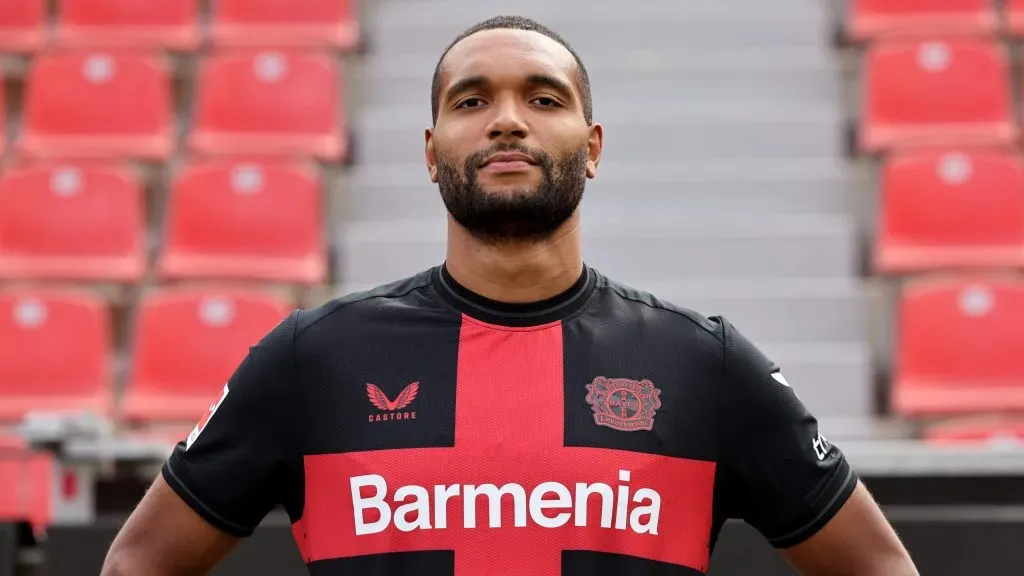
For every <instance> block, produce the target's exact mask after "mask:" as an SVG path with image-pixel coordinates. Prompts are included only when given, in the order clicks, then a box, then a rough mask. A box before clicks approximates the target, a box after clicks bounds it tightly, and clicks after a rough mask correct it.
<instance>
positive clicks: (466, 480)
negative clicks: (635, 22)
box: [103, 17, 916, 576]
mask: <svg viewBox="0 0 1024 576" xmlns="http://www.w3.org/2000/svg"><path fill="white" fill-rule="evenodd" d="M432 106H433V112H434V126H433V128H432V129H428V130H427V131H426V163H427V168H428V170H429V174H430V178H431V180H432V181H433V182H436V183H437V184H438V185H439V188H440V190H441V195H442V197H443V199H444V202H445V205H446V206H447V208H448V211H449V213H450V217H449V227H448V249H447V258H446V261H445V263H444V264H443V265H442V266H439V267H437V268H435V269H431V270H428V271H425V272H423V273H421V274H418V275H416V276H414V277H412V278H408V279H405V280H401V281H398V282H395V283H393V284H389V285H386V286H383V287H380V288H377V289H375V290H373V291H370V292H367V293H361V294H355V295H351V296H348V297H346V298H342V299H339V300H335V301H333V302H331V303H329V304H327V305H325V306H323V307H321V308H319V309H316V310H312V311H301V312H296V313H293V314H291V315H290V316H289V317H288V318H287V319H285V320H284V321H283V322H282V323H281V324H280V325H279V326H278V327H276V328H275V329H274V330H273V331H271V332H270V334H268V335H267V336H266V337H265V338H264V339H263V340H262V341H261V342H260V343H259V344H258V345H256V346H255V347H253V348H252V350H251V351H250V353H249V355H248V357H247V358H246V359H245V360H244V361H243V362H242V364H241V366H240V367H239V368H238V369H237V371H236V372H235V374H234V375H233V376H232V378H231V379H230V381H229V382H228V384H227V386H226V387H225V388H224V391H223V393H222V395H221V396H220V399H219V400H218V401H217V402H216V403H215V404H214V405H213V407H212V408H211V409H210V414H208V415H207V416H205V417H204V418H203V419H202V421H201V424H200V425H198V426H197V427H196V429H195V430H194V431H193V433H192V434H191V435H190V436H189V437H188V439H187V440H186V441H184V442H182V443H181V444H179V445H178V446H177V448H176V449H175V451H174V454H173V455H172V456H171V457H170V459H169V460H168V462H167V463H166V465H165V466H164V469H163V473H162V475H161V476H160V477H159V478H157V480H156V482H155V484H154V485H153V487H152V488H151V489H150V490H149V492H148V493H147V495H146V496H145V498H144V499H143V500H142V502H141V503H140V504H139V506H138V508H137V509H136V510H135V512H134V513H133V514H132V516H131V517H130V518H129V520H128V522H127V523H126V524H125V526H124V528H123V529H122V530H121V533H120V534H119V535H118V537H117V539H116V540H115V541H114V543H113V545H112V547H111V550H110V552H109V555H108V557H107V562H106V566H105V568H104V571H103V574H104V576H121V575H129V574H130V575H132V576H135V575H137V574H147V575H149V576H174V575H195V574H206V573H207V572H208V571H209V570H211V569H212V568H213V567H214V566H215V565H217V564H218V563H219V562H220V561H221V559H223V558H224V557H225V556H226V555H227V554H228V553H229V551H231V550H232V548H233V547H234V546H235V544H236V542H237V541H238V539H239V538H243V537H245V536H247V535H249V534H250V533H251V532H252V531H253V529H254V528H255V527H256V526H257V525H258V524H259V523H260V521H261V520H262V519H263V517H264V516H265V515H266V514H267V513H268V512H270V511H271V510H272V509H274V508H275V507H277V506H283V508H284V509H285V510H286V511H287V512H288V514H289V516H290V517H291V520H292V522H293V525H294V536H295V540H296V542H297V545H298V548H299V550H300V551H301V553H302V556H303V558H304V559H305V561H306V562H307V564H308V566H309V571H310V573H311V574H314V575H318V576H334V575H339V576H340V575H347V574H382V575H419V574H422V575H428V574H429V575H431V576H437V575H443V574H454V575H456V576H472V575H479V574H491V575H511V574H517V575H520V574H523V575H525V574H529V575H537V576H550V575H554V574H574V575H575V574H599V575H627V574H628V575H644V574H678V575H687V574H702V573H705V572H706V571H707V565H708V560H709V556H710V554H711V550H712V548H713V546H714V543H715V540H716V538H717V535H718V532H719V530H720V528H721V526H722V524H723V522H724V521H725V520H726V519H727V518H741V519H743V520H745V521H747V522H748V523H750V524H751V525H753V526H754V527H755V528H757V529H758V530H760V531H761V532H762V533H763V534H764V535H765V537H766V538H767V539H768V540H769V541H770V542H771V543H772V544H774V545H775V546H776V547H778V548H779V549H780V550H781V551H782V554H783V555H784V556H785V558H786V559H787V560H789V562H791V563H792V564H793V566H795V567H796V568H797V569H798V570H799V571H800V572H801V573H803V574H805V575H814V576H816V575H830V576H836V575H848V576H883V575H884V576H911V575H914V574H916V570H915V568H914V566H913V563H912V562H911V560H910V558H909V557H908V555H907V553H906V551H905V550H904V548H903V547H902V545H901V544H900V542H899V540H898V539H897V537H896V535H895V534H894V532H893V530H892V529H891V528H890V527H889V525H888V524H887V522H886V520H885V519H884V518H883V516H882V514H881V513H880V511H879V509H878V507H877V506H876V505H875V503H874V502H873V501H872V499H871V497H870V496H869V494H868V492H867V491H866V490H865V488H864V487H863V486H862V485H861V484H860V483H859V481H858V480H857V477H856V476H855V474H854V473H853V471H852V470H851V468H850V466H849V464H847V462H846V460H845V459H844V457H843V455H842V453H841V452H840V451H839V450H838V449H837V448H836V447H835V446H831V445H830V444H829V443H828V442H827V440H825V439H824V437H823V436H821V435H820V434H819V432H818V430H817V423H816V420H815V419H814V418H813V417H812V416H811V415H810V414H809V413H808V412H807V410H806V409H805V408H804V407H803V406H802V405H801V403H800V401H799V399H798V398H797V396H796V395H795V394H794V392H793V391H792V390H791V389H790V388H789V386H788V384H787V383H786V380H785V378H784V377H783V376H782V373H781V372H780V371H779V369H778V368H777V367H775V366H774V365H773V364H772V363H771V362H770V361H769V360H768V359H766V358H765V357H764V356H763V355H762V354H761V353H760V352H759V351H758V350H757V349H756V348H755V347H754V345H753V344H751V343H750V342H749V341H748V340H747V339H745V338H744V337H743V336H742V335H741V334H740V333H739V332H738V331H737V330H736V329H735V328H734V327H733V326H731V325H730V324H729V322H728V321H726V320H724V319H722V318H715V317H713V318H710V319H706V318H703V317H701V316H699V315H697V314H696V313H693V312H690V311H687V310H684V309H681V308H677V307H675V306H673V305H671V304H668V303H665V302H661V301H659V300H658V299H656V298H654V297H653V296H651V295H648V294H644V293H642V292H638V291H636V290H632V289H630V288H627V287H625V286H621V285H619V284H616V283H615V282H613V281H612V280H609V279H608V278H606V277H604V276H602V275H601V274H600V273H599V272H597V271H596V270H593V269H591V268H589V267H587V266H585V265H584V262H583V258H582V255H581V251H580V227H579V212H578V210H577V208H578V205H579V203H580V200H581V198H582V195H583V189H584V184H585V180H586V179H587V178H593V177H594V176H595V174H596V172H597V168H598V164H599V162H600V159H601V150H602V140H603V132H602V128H601V126H600V124H596V123H594V122H593V120H592V117H591V114H592V112H591V98H590V85H589V80H588V77H587V73H586V70H585V68H584V67H583V64H582V62H581V61H580V60H579V58H578V57H577V56H576V55H575V53H574V52H572V50H571V49H570V48H569V47H568V46H567V45H566V43H565V42H564V41H562V39H560V38H559V37H558V36H557V35H556V34H554V33H553V32H551V31H550V30H547V29H546V28H544V27H542V26H540V25H539V24H537V23H535V22H533V21H530V20H526V19H522V18H512V17H499V18H495V19H492V20H488V21H486V22H483V23H481V24H479V25H477V26H475V27H473V28H471V29H470V30H468V31H467V32H466V33H464V34H463V35H461V36H460V37H459V38H458V39H457V40H456V41H455V42H454V43H453V44H452V45H451V46H450V48H449V50H448V51H447V52H446V53H445V54H444V55H443V56H442V57H441V60H440V62H439V63H438V67H437V70H436V72H435V79H434V84H433V98H432ZM667 264H668V265H672V264H671V263H667ZM677 265H679V266H685V263H678V264H677Z"/></svg>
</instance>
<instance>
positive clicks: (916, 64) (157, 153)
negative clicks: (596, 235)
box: [0, 38, 1021, 161]
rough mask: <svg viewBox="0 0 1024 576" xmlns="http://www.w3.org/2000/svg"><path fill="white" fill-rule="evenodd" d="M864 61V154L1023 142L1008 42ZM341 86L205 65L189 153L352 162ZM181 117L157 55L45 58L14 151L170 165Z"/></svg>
mask: <svg viewBox="0 0 1024 576" xmlns="http://www.w3.org/2000/svg"><path fill="white" fill-rule="evenodd" d="M865 58H866V59H865V63H864V83H863V93H864V97H863V100H864V101H863V106H862V113H861V117H860V120H859V126H858V140H857V141H858V148H859V151H860V152H863V153H867V154H878V153H884V152H889V151H892V150H896V149H902V148H907V147H919V146H960V145H976V146H1000V147H1014V146H1017V145H1018V144H1019V143H1020V139H1021V130H1020V127H1019V126H1018V123H1017V122H1016V120H1015V117H1014V113H1013V102H1012V99H1011V80H1010V77H1011V74H1010V64H1009V57H1008V55H1007V51H1006V48H1005V47H1004V46H1002V45H1001V44H998V43H996V42H993V41H986V40H980V39H964V38H960V39H953V38H946V39H938V40H928V41H915V42H894V43H883V44H878V45H875V46H873V47H872V48H870V49H869V50H868V53H867V55H866V57H865ZM342 81H343V76H342V70H341V68H340V64H339V63H338V62H337V61H336V59H334V58H333V57H331V56H330V55H328V54H325V53H320V52H308V51H297V52H296V51H268V50H257V51H245V52H243V53H221V54H217V55H213V56H210V57H207V58H204V59H202V61H201V63H200V65H199V74H198V81H197V86H196V91H197V93H196V97H195V101H196V102H195V113H194V118H193V121H192V126H191V127H190V129H189V130H188V136H187V138H186V140H187V147H188V149H189V151H191V152H193V153H197V154H234V155H238V154H251V155H273V156H305V157H314V158H318V159H320V160H324V161H340V160H344V159H346V158H347V156H348V148H349V146H348V136H347V133H346V132H347V125H348V122H347V118H346V114H345V105H344V101H343V97H342V91H341V84H342ZM175 113H176V110H175V105H174V103H173V97H172V82H171V74H170V71H169V70H168V67H167V66H166V65H165V63H164V62H163V60H162V59H160V58H159V57H157V56H152V55H144V54H137V53H136V54H131V53H124V52H96V51H70V52H62V53H51V54H45V55H40V56H39V57H38V58H36V59H35V60H34V62H33V65H32V67H31V70H30V72H29V75H28V81H27V88H26V97H25V103H24V109H23V113H22V130H21V132H20V134H19V136H18V140H17V144H16V148H17V151H18V152H19V153H20V154H21V155H23V156H26V157H32V158H48V157H49V158H53V157H60V158H67V157H88V158H114V157H128V158H139V159H148V160H156V161H160V160H165V159H167V158H168V157H169V156H171V155H172V154H174V152H175V147H176V141H177V138H176V135H177V126H176V114H175ZM0 122H2V119H0Z"/></svg>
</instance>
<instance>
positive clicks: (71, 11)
mask: <svg viewBox="0 0 1024 576" xmlns="http://www.w3.org/2000/svg"><path fill="white" fill-rule="evenodd" d="M57 6H58V8H57V9H58V15H57V29H56V40H57V43H58V45H60V46H62V47H72V48H82V47H87V48H146V49H169V50H182V51H185V50H194V49H196V48H198V47H199V41H200V36H199V25H198V21H199V2H198V0H160V1H159V2H140V1H139V0H61V1H60V2H59V3H58V5H57Z"/></svg>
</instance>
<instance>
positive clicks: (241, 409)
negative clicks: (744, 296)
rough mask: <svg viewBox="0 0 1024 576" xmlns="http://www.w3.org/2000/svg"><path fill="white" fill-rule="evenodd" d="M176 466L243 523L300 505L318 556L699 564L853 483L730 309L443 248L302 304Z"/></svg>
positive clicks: (303, 539) (828, 505)
mask: <svg viewBox="0 0 1024 576" xmlns="http://www.w3.org/2000/svg"><path fill="white" fill-rule="evenodd" d="M163 475H164V478H165V479H166V480H167V482H168V483H169V484H170V485H171V486H172V488H173V489H174V490H175V491H176V492H177V493H178V494H179V495H181V497H182V498H183V499H184V500H185V501H186V502H188V503H189V504H190V505H191V506H192V507H193V508H194V509H195V510H196V512H198V513H199V514H200V515H201V516H202V517H203V518H205V519H206V520H207V521H209V522H210V523H212V524H213V525H215V526H217V527H218V528H220V529H222V530H224V531H226V532H228V533H231V534H234V535H238V536H246V535H248V534H250V533H251V532H252V531H253V530H254V528H255V527H256V526H257V525H258V524H259V523H260V522H261V520H262V519H263V517H264V516H265V515H266V514H267V513H268V512H269V511H271V510H272V509H274V508H276V507H277V506H283V507H284V508H285V509H286V510H287V512H288V514H289V515H290V517H291V519H292V522H293V532H294V536H295V541H296V543H297V545H298V548H299V550H300V551H301V553H302V556H303V558H304V559H305V561H306V562H307V564H308V566H309V571H310V573H311V574H313V575H314V576H341V575H349V574H380V575H410V576H411V575H424V576H426V575H430V576H441V575H444V574H451V575H455V576H477V575H484V574H486V575H488V576H498V575H512V574H515V575H525V574H529V575H536V576H552V575H557V574H573V575H582V574H593V575H609V576H611V575H630V576H639V575H647V574H650V575H654V574H658V575H669V574H672V575H680V576H682V575H696V574H702V573H704V572H706V570H707V566H708V560H709V557H710V554H711V550H712V548H713V546H714V543H715V540H716V537H717V535H718V532H719V530H720V528H721V526H722V524H723V522H724V521H725V520H726V519H728V518H738V519H742V520H745V521H746V522H748V523H749V524H751V525H752V526H754V527H755V528H757V529H758V530H759V531H760V532H761V533H762V534H764V536H765V537H766V538H767V539H768V540H769V541H770V542H771V543H772V544H774V545H775V546H777V547H788V546H791V545H794V544H797V543H799V542H801V541H803V540H804V539H806V538H808V537H809V536H811V535H812V534H814V533H815V532H816V531H817V530H818V529H819V528H821V527H822V526H823V525H824V524H825V523H826V522H827V521H828V520H829V519H830V518H831V517H832V516H833V514H835V512H836V511H837V510H838V509H839V508H840V506H841V505H842V504H843V503H844V502H845V501H846V499H847V498H848V496H849V495H850V493H851V492H852V491H853V489H854V487H855V485H856V476H855V474H854V472H853V471H852V469H851V468H850V466H849V465H848V464H847V462H846V460H845V458H844V457H843V455H842V453H841V452H840V451H839V450H838V449H837V448H836V447H835V446H832V445H830V444H829V442H828V441H827V440H826V439H825V438H824V437H823V436H822V435H821V434H820V433H819V431H818V429H817V421H816V420H815V418H814V417H813V416H812V415H811V414H810V413H809V412H808V411H807V409H806V408H805V407H804V406H803V405H802V404H801V402H800V400H799V398H798V397H797V395H796V394H795V393H794V391H793V390H792V389H791V388H790V387H789V385H788V383H787V382H786V379H785V377H784V376H783V375H782V372H780V370H779V368H778V367H776V366H775V365H774V364H773V363H772V362H771V361H769V360H768V359H767V358H766V357H765V356H764V355H762V354H761V353H760V352H759V351H758V349H757V348H755V346H754V345H753V344H751V343H750V342H749V341H748V340H747V339H746V338H744V337H743V336H742V335H741V334H740V333H739V332H738V331H737V330H736V329H735V328H733V327H732V325H730V324H729V322H728V321H726V320H725V319H722V318H719V317H711V318H704V317H702V316H700V315H698V314H696V313H694V312H691V311H688V310H685V309H682V308H678V307H676V306H673V305H672V304H669V303H666V302H662V301H660V300H658V299H657V298H655V297H653V296H651V295H649V294H645V293H643V292H639V291H636V290H633V289H631V288H628V287H625V286H622V285H619V284H616V283H615V282H613V281H611V280H609V279H608V278H606V277H604V276H602V275H601V274H600V273H598V272H597V271H595V270H593V269H591V268H585V269H584V273H583V274H582V276H581V277H580V279H579V281H578V282H577V283H576V284H575V285H574V286H573V287H572V288H571V289H569V290H568V291H566V292H565V293H563V294H561V295H559V296H557V297H555V298H552V299H550V300H546V301H543V302H537V303H530V304H507V303H499V302H494V301H489V300H487V299H484V298H481V297H480V296H478V295H475V294H473V293H471V292H469V291H468V290H466V289H465V288H463V287H461V286H459V285H458V284H457V283H456V282H455V281H454V280H453V279H452V278H451V276H450V275H448V273H447V271H446V270H445V268H444V267H443V266H440V267H437V268H434V269H431V270H428V271H425V272H423V273H421V274H419V275H417V276H415V277H412V278H409V279H405V280H402V281H399V282H395V283H392V284H389V285H386V286H382V287H380V288H377V289H375V290H372V291H369V292H364V293H359V294H354V295H350V296H348V297H345V298H341V299H338V300H334V301H332V302H330V303H329V304H326V305H324V306H322V307H320V308H318V309H315V310H309V311H297V312H294V313H292V314H291V315H290V316H288V318H287V319H285V320H284V321H283V322H282V323H281V324H280V325H279V326H277V327H276V328H275V329H274V330H273V331H271V332H270V333H269V334H268V335H267V336H266V337H265V338H264V339H263V340H262V341H261V342H259V343H258V344H257V345H256V346H254V347H253V348H252V349H251V351H250V353H249V355H248V356H247V358H246V359H245V360H244V361H243V362H242V364H241V366H239V367H238V369H237V371H236V372H235V374H234V375H233V376H232V377H231V379H230V381H229V382H228V383H227V385H226V387H225V388H224V391H223V393H222V394H221V396H220V399H219V401H217V402H215V404H214V405H213V406H212V407H211V414H210V415H208V416H207V417H204V418H203V420H202V422H201V424H200V425H199V426H197V427H196V430H195V431H193V433H192V434H191V435H190V436H189V438H188V439H187V440H186V441H184V442H182V443H181V444H179V445H178V446H177V448H176V449H175V451H174V453H173V455H172V456H171V457H170V459H169V460H168V461H167V463H166V464H165V466H164V469H163Z"/></svg>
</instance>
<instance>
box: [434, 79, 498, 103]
mask: <svg viewBox="0 0 1024 576" xmlns="http://www.w3.org/2000/svg"><path fill="white" fill-rule="evenodd" d="M490 85H491V81H490V80H488V79H487V77H486V76H469V77H466V78H463V79H461V80H459V81H458V82H456V83H454V84H452V85H451V87H449V88H448V90H447V91H446V92H445V99H448V100H450V99H451V98H452V96H453V95H455V94H461V93H463V92H466V91H469V90H474V89H476V88H484V87H487V86H490Z"/></svg>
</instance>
